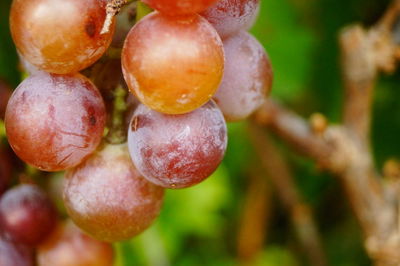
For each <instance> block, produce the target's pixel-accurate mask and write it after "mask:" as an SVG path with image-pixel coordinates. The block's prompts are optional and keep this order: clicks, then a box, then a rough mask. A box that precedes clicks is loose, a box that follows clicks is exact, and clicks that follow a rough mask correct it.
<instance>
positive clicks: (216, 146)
mask: <svg viewBox="0 0 400 266" xmlns="http://www.w3.org/2000/svg"><path fill="white" fill-rule="evenodd" d="M145 5H148V7H146V6H145ZM140 6H142V7H146V8H144V9H143V10H154V11H151V12H150V11H149V12H147V13H149V14H147V15H145V16H139V13H140V12H139V10H138V9H139V7H140ZM258 8H259V0H218V1H216V0H143V3H139V2H131V1H125V0H124V1H121V0H110V1H106V0H31V1H24V0H13V3H12V7H11V12H10V27H11V34H12V38H13V40H14V43H15V45H16V48H17V51H18V54H19V56H20V59H21V63H22V66H23V67H24V69H25V71H26V72H27V73H28V75H29V76H28V77H27V78H26V79H24V80H23V82H22V83H21V84H20V85H19V86H18V87H17V88H16V89H15V91H14V92H13V94H12V95H11V97H10V99H9V101H8V104H7V108H6V110H5V116H4V117H5V118H4V120H5V129H6V134H7V137H8V141H9V144H10V146H11V147H12V149H13V151H14V152H15V154H16V155H17V156H18V157H19V158H20V159H21V160H22V161H23V162H25V163H26V164H29V165H31V166H32V167H34V168H37V169H39V170H41V171H44V172H58V171H65V174H63V175H64V177H63V181H62V183H63V187H62V188H61V190H62V195H63V196H62V200H63V204H64V206H65V209H66V211H67V213H68V216H69V218H70V220H69V219H68V220H64V221H62V220H61V218H59V217H60V215H59V214H58V213H57V208H56V207H55V206H54V205H53V203H52V201H51V200H50V199H49V197H48V196H47V195H46V192H45V189H44V188H43V186H40V184H35V182H32V180H31V179H28V182H21V184H19V185H17V186H15V187H12V188H10V189H9V190H7V191H6V192H5V193H4V194H3V195H2V196H1V199H0V226H1V227H0V235H1V237H0V257H1V258H2V260H1V261H0V265H1V266H5V265H7V266H8V265H34V264H35V263H36V264H38V265H49V266H50V265H51V266H58V265H100V266H101V265H112V261H113V252H112V248H111V246H110V242H116V241H122V240H126V239H130V238H132V237H134V236H136V235H138V234H139V233H141V232H143V231H144V230H145V229H146V228H148V227H149V226H150V225H151V223H152V222H153V221H154V219H156V217H157V216H158V215H159V213H160V210H161V207H162V203H163V196H164V189H181V188H186V187H190V186H193V185H196V184H198V183H200V182H202V181H203V180H205V179H206V178H207V177H209V176H210V175H211V174H212V173H213V172H214V171H215V170H216V168H217V167H218V165H219V164H220V163H221V161H222V159H223V157H224V153H225V150H226V147H227V126H226V121H228V122H234V121H239V120H242V119H245V118H247V117H248V116H250V115H251V114H252V113H253V112H254V111H255V110H256V109H257V108H258V107H259V106H260V105H261V104H263V102H264V99H265V97H266V96H267V95H268V94H269V92H270V90H271V87H272V80H273V72H272V67H271V63H270V60H269V57H268V55H267V53H266V52H265V50H264V48H263V47H262V46H261V44H260V43H259V42H258V41H257V40H256V39H255V38H254V37H252V36H251V35H250V34H249V33H248V32H247V30H248V29H249V28H250V27H251V26H252V24H253V23H254V21H255V19H256V16H257V12H258ZM117 13H119V14H117ZM142 13H143V12H142ZM142 15H143V14H142ZM105 76H107V79H105V78H104V77H105ZM2 179H3V178H2ZM0 181H1V182H0V185H1V186H0V188H1V189H3V187H4V189H3V190H5V188H6V186H7V185H6V183H7V182H8V180H6V179H4V180H0ZM25 181H26V180H25ZM38 183H39V182H38ZM1 192H3V191H1ZM82 249H86V251H85V252H83V253H82V252H81V250H82ZM3 258H4V259H3ZM34 261H36V262H34Z"/></svg>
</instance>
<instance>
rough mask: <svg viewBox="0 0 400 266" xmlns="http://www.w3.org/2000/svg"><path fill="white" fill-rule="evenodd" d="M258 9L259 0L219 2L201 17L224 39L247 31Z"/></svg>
mask: <svg viewBox="0 0 400 266" xmlns="http://www.w3.org/2000/svg"><path fill="white" fill-rule="evenodd" d="M258 9H259V0H219V1H218V2H217V3H216V4H214V5H213V6H211V7H210V8H208V9H207V10H206V11H204V12H203V13H202V14H201V15H202V16H204V18H206V19H207V20H208V21H209V22H210V23H211V24H212V25H213V26H214V27H215V29H216V30H217V32H218V34H219V35H220V36H221V38H222V39H224V38H227V37H229V36H231V35H233V34H235V33H237V32H239V31H240V30H248V29H249V28H250V27H251V26H252V25H253V24H254V21H255V20H256V17H257V14H258Z"/></svg>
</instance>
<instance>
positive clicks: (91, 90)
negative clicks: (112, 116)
mask: <svg viewBox="0 0 400 266" xmlns="http://www.w3.org/2000/svg"><path fill="white" fill-rule="evenodd" d="M104 124H105V108H104V103H103V100H102V98H101V95H100V93H99V91H98V90H97V89H96V87H95V86H94V85H93V84H92V83H91V82H90V81H89V79H87V78H85V77H84V76H82V75H80V74H74V75H65V76H63V75H55V74H47V73H44V72H40V73H37V74H35V75H32V76H30V77H28V78H27V79H26V80H24V81H23V82H22V83H21V84H20V85H19V86H18V88H17V89H16V90H15V92H14V93H13V95H12V96H11V99H10V101H9V103H8V106H7V110H6V118H5V126H6V132H7V136H8V140H9V143H10V145H11V147H12V148H13V150H14V151H15V153H16V154H17V155H18V156H19V157H20V158H21V159H22V160H23V161H25V162H27V163H29V164H32V165H33V166H35V167H37V168H39V169H41V170H45V171H58V170H63V169H66V168H70V167H73V166H76V165H77V164H79V163H80V162H81V161H82V160H83V159H84V158H85V157H87V156H88V155H89V154H91V153H92V152H93V151H94V150H95V149H96V147H97V145H98V144H99V143H100V140H101V138H102V135H103V131H104Z"/></svg>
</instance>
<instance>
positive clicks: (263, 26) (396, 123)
mask: <svg viewBox="0 0 400 266" xmlns="http://www.w3.org/2000/svg"><path fill="white" fill-rule="evenodd" d="M10 2H11V1H10V0H1V1H0V79H3V80H5V81H6V82H8V83H9V84H10V85H11V86H13V87H15V86H16V85H18V83H19V82H20V77H21V74H20V73H19V71H18V69H17V64H18V62H17V55H16V53H15V47H14V46H13V44H12V41H11V38H10V34H9V30H8V10H9V5H10ZM388 3H389V1H387V0H346V1H344V0H262V2H261V10H260V14H259V18H258V20H257V22H256V24H255V26H254V27H253V28H252V30H251V32H252V33H253V34H254V35H255V36H256V38H257V39H258V40H259V41H260V42H261V43H262V44H263V45H264V47H265V48H266V50H267V52H268V53H269V55H270V58H271V60H272V64H273V66H274V71H275V83H274V88H273V93H272V95H273V97H274V98H278V99H279V100H280V101H282V102H284V103H285V104H287V105H289V106H291V107H292V108H293V109H295V110H296V111H297V112H299V113H300V114H302V115H303V116H305V117H307V116H309V115H310V114H312V113H313V112H316V111H318V112H321V113H323V114H325V115H326V116H327V117H328V119H329V120H330V121H332V122H339V121H340V117H341V106H342V100H343V90H342V84H341V77H340V62H339V51H338V42H337V36H338V32H339V31H340V29H341V28H342V27H343V26H345V25H348V24H350V23H354V22H360V23H362V24H363V25H365V26H368V25H371V24H373V23H374V22H376V21H377V19H378V18H379V17H380V15H381V14H382V13H383V12H384V10H385V8H386V7H387V4H388ZM399 86H400V75H399V73H396V74H395V75H392V76H381V78H380V80H379V83H378V86H377V90H376V95H375V102H374V121H373V145H374V146H373V148H374V155H375V159H376V162H377V165H378V166H379V167H381V166H382V164H383V163H384V161H385V160H387V159H388V158H393V157H394V158H400V146H399V143H400V142H399V141H398V139H399V137H400V104H399V99H400V90H399V88H398V87H399ZM274 141H275V142H276V144H277V146H278V148H279V151H280V152H281V153H282V154H283V155H284V157H285V158H286V159H287V160H288V163H289V164H290V168H291V170H292V173H293V175H294V178H295V182H296V188H297V189H298V191H299V193H300V195H301V196H302V198H303V199H304V201H305V203H307V204H309V205H310V206H311V208H312V209H313V211H314V214H315V219H316V223H317V226H318V230H319V233H320V237H321V239H322V248H323V250H324V252H325V254H326V257H327V260H328V263H329V265H346V266H350V265H370V263H371V262H370V260H369V259H368V257H367V256H366V254H365V251H364V249H363V246H362V238H361V232H360V228H359V227H358V225H357V222H356V221H355V218H354V216H353V214H352V212H351V209H350V207H349V203H348V202H347V200H346V197H345V195H344V193H343V191H342V189H341V187H340V184H339V182H338V181H337V180H336V179H335V178H334V177H333V176H330V175H328V174H325V173H323V172H321V171H319V170H318V169H317V167H316V166H315V165H314V164H313V163H312V162H311V161H310V160H308V159H305V158H302V157H300V156H298V155H296V154H295V153H293V152H292V151H291V150H289V149H288V148H286V146H285V145H284V144H283V143H281V142H280V141H279V140H278V139H276V140H274ZM258 165H259V161H258V158H257V157H256V156H255V153H254V151H253V149H252V144H251V142H250V140H249V137H248V131H247V124H246V122H242V123H235V124H231V125H229V145H228V150H227V154H226V157H225V159H224V162H223V164H222V165H221V167H220V168H219V169H218V171H217V172H216V173H215V174H214V175H213V176H212V177H210V178H209V179H208V180H207V181H205V182H204V183H202V184H200V185H198V186H195V187H193V188H189V189H185V190H178V191H168V192H167V195H166V200H165V204H164V208H163V210H162V213H161V216H160V217H159V219H158V220H157V221H156V222H155V223H154V225H153V226H152V227H151V228H150V229H149V230H147V231H146V232H145V233H143V234H142V235H140V236H139V237H136V238H135V239H132V240H131V241H127V242H124V243H118V244H116V245H115V247H116V251H117V261H116V265H121V266H122V265H127V266H131V265H156V266H163V265H177V266H179V265H191V266H196V265H256V266H269V265H288V266H291V265H312V264H313V262H312V261H310V260H309V259H308V257H307V256H306V255H305V252H304V250H303V249H302V247H301V245H300V244H299V241H298V239H297V237H296V234H295V232H294V229H293V226H292V222H291V218H290V215H289V213H288V211H287V209H286V208H284V206H283V204H282V203H281V202H280V201H279V199H278V197H277V195H276V192H275V188H274V186H272V185H271V183H270V182H269V181H268V176H267V175H265V174H263V173H262V172H260V171H259V170H258ZM254 175H256V176H258V177H257V178H255V177H254ZM260 175H261V178H262V179H263V180H264V181H265V182H264V181H263V180H261V181H260V180H259V179H260ZM257 182H259V183H257ZM260 182H261V184H264V185H263V186H261V187H260V186H258V185H257V184H260ZM254 184H256V187H258V190H257V189H254ZM260 191H261V192H260ZM260 201H261V202H260ZM253 205H257V206H253ZM254 210H256V211H254ZM249 213H250V214H251V215H249ZM263 217H266V219H264V218H263ZM260 221H261V222H260ZM257 222H259V223H261V225H259V228H261V230H258V231H255V230H253V231H252V230H246V229H249V228H246V227H249V226H250V227H251V226H252V225H253V224H257ZM254 228H258V227H254ZM250 229H251V228H250ZM254 239H258V241H259V242H260V243H261V245H255V247H252V246H249V245H250V244H251V243H252V240H254Z"/></svg>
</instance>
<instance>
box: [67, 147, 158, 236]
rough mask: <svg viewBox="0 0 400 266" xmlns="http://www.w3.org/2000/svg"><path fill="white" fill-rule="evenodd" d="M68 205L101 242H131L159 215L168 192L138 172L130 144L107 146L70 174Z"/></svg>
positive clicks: (85, 228)
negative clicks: (132, 158) (131, 239)
mask: <svg viewBox="0 0 400 266" xmlns="http://www.w3.org/2000/svg"><path fill="white" fill-rule="evenodd" d="M63 194H64V195H63V197H64V202H65V207H66V208H67V212H68V214H69V215H70V217H71V219H72V220H73V221H74V222H75V223H76V224H77V225H78V226H79V227H80V228H82V229H83V230H84V231H86V232H87V233H88V234H90V235H91V236H93V237H94V238H97V239H99V240H101V241H108V242H115V241H121V240H126V239H129V238H131V237H133V236H135V235H137V234H139V233H141V232H142V231H143V230H145V229H146V228H147V227H149V226H150V224H151V223H152V222H153V220H154V219H155V218H156V217H157V216H158V214H159V212H160V209H161V205H162V201H163V196H164V189H162V188H161V187H158V186H156V185H154V184H152V183H150V182H148V181H147V180H146V179H144V178H143V177H142V176H141V175H140V173H139V172H138V171H137V170H136V168H135V166H134V165H133V164H132V161H131V159H130V157H129V153H128V148H127V146H126V144H119V145H106V146H105V147H104V148H103V149H101V150H100V151H98V152H96V153H95V154H93V155H92V156H91V157H90V158H88V159H87V160H86V161H85V162H84V163H82V164H81V165H79V166H78V167H76V168H74V169H72V170H70V171H68V172H67V174H66V182H65V185H64V193H63Z"/></svg>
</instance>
